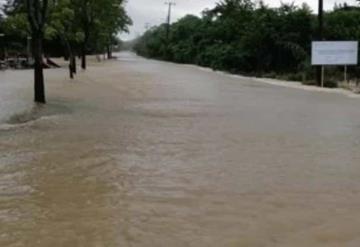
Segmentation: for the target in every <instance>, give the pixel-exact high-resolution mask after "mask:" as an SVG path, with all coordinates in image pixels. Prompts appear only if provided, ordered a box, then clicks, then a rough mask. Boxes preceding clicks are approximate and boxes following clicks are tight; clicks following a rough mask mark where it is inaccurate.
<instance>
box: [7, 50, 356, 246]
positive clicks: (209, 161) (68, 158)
mask: <svg viewBox="0 0 360 247" xmlns="http://www.w3.org/2000/svg"><path fill="white" fill-rule="evenodd" d="M66 76H67V72H66V70H63V69H59V70H49V71H47V72H46V77H47V80H48V83H47V89H48V101H49V103H50V104H49V105H48V106H46V107H45V108H43V109H37V108H35V109H32V110H31V108H32V106H31V105H30V106H29V105H28V103H27V102H30V101H31V97H32V95H31V93H32V90H31V83H30V82H31V73H30V71H22V72H5V74H4V72H0V100H1V101H0V102H1V106H0V119H2V122H3V124H1V125H0V246H1V247H23V246H26V247H48V246H51V247H72V246H75V247H118V246H121V247H123V246H131V247H133V246H134V247H138V246H139V247H140V246H141V247H143V246H146V247H147V246H150V247H152V246H154V247H161V246H164V247H169V246H172V247H175V246H179V247H183V246H191V247H192V246H193V247H208V246H214V247H220V246H234V247H235V246H236V247H239V246H246V247H248V246H250V247H253V246H254V247H257V246H261V247H262V246H284V247H285V246H286V247H288V246H301V247H303V246H354V247H358V246H360V210H359V209H360V152H359V148H360V114H359V111H360V101H359V100H358V99H350V98H347V97H345V96H342V95H336V94H327V93H319V92H308V91H302V90H296V89H288V88H283V87H275V86H270V85H266V84H260V83H257V82H253V81H251V80H250V79H239V78H234V77H231V76H226V75H221V74H217V73H214V72H209V71H206V70H202V69H199V68H195V67H192V66H184V65H175V64H170V63H163V62H156V61H151V60H145V59H141V58H137V57H135V56H134V55H132V54H129V53H123V54H121V57H120V59H119V61H112V62H106V63H102V64H96V63H93V64H92V65H91V66H90V68H89V70H88V71H87V72H86V73H80V74H79V76H78V77H77V79H76V80H75V81H73V82H70V81H69V80H68V79H67V78H66ZM25 110H26V111H27V114H25V116H28V115H31V114H32V113H33V112H35V113H36V119H35V117H34V118H28V117H25V118H24V117H23V116H24V114H17V116H15V117H12V118H11V119H12V121H10V122H11V123H17V122H20V124H17V125H9V124H6V123H5V122H6V120H7V119H8V118H9V116H10V115H11V114H10V113H12V112H14V111H16V112H19V111H20V112H23V111H25ZM30 113H31V114H30ZM9 114H10V115H9ZM39 117H40V118H39ZM24 119H25V120H24ZM34 119H35V120H34ZM23 120H24V121H23ZM26 120H32V121H30V122H27V123H23V122H26Z"/></svg>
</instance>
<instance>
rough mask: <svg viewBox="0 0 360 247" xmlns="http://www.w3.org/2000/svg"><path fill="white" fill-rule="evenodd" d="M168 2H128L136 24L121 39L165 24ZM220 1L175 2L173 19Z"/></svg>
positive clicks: (311, 0) (328, 3) (329, 2)
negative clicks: (152, 26)
mask: <svg viewBox="0 0 360 247" xmlns="http://www.w3.org/2000/svg"><path fill="white" fill-rule="evenodd" d="M165 1H166V0H128V3H127V4H126V9H127V11H128V14H129V15H130V17H131V18H132V20H133V22H134V24H133V26H132V27H131V28H130V33H129V34H121V35H120V37H121V38H122V39H124V40H129V39H133V38H135V37H137V36H139V35H141V34H142V33H143V32H144V31H145V24H146V23H149V24H150V25H158V24H160V23H162V22H165V18H166V15H167V5H165V4H164V3H165ZM218 1H219V0H175V2H176V6H174V8H173V12H172V13H173V18H172V21H175V20H177V19H179V18H181V17H183V16H184V15H186V14H195V15H200V13H201V11H202V10H204V9H206V8H212V7H214V6H215V3H216V2H218ZM264 2H265V3H266V4H268V5H269V6H273V7H276V6H279V5H280V3H281V1H280V0H264ZM282 2H284V3H288V2H295V4H297V5H301V3H303V2H305V3H307V4H308V5H309V6H310V7H311V8H312V9H313V10H314V12H316V11H315V10H316V9H317V3H318V0H305V1H304V0H295V1H292V0H282ZM343 2H347V3H348V4H355V0H346V1H345V0H324V8H325V9H332V8H333V6H334V4H335V3H343Z"/></svg>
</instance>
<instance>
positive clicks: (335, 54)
mask: <svg viewBox="0 0 360 247" xmlns="http://www.w3.org/2000/svg"><path fill="white" fill-rule="evenodd" d="M357 63H358V42H357V41H314V42H312V48H311V64H312V65H356V64H357Z"/></svg>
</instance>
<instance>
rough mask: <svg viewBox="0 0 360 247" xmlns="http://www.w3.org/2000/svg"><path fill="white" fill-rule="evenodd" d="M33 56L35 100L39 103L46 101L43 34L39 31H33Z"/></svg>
mask: <svg viewBox="0 0 360 247" xmlns="http://www.w3.org/2000/svg"><path fill="white" fill-rule="evenodd" d="M32 36H33V37H32V40H33V57H34V62H35V63H34V93H35V94H34V95H35V97H34V100H35V102H37V103H42V104H44V103H46V100H45V85H44V72H43V48H42V42H43V35H42V34H41V33H39V32H37V33H33V35H32Z"/></svg>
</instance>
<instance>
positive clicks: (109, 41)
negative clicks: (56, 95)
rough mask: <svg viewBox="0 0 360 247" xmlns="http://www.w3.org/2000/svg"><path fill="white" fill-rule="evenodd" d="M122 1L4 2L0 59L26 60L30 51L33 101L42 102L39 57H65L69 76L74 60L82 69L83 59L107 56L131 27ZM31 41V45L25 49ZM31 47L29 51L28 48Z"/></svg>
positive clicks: (41, 72) (41, 69)
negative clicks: (90, 56) (121, 32)
mask: <svg viewBox="0 0 360 247" xmlns="http://www.w3.org/2000/svg"><path fill="white" fill-rule="evenodd" d="M124 2H125V0H6V2H5V4H4V5H3V6H2V11H1V12H0V33H1V34H2V36H1V37H0V38H1V40H0V42H2V43H1V48H2V51H0V53H1V54H2V55H1V57H2V59H3V58H5V57H8V56H12V57H19V56H23V57H27V59H28V60H30V56H29V50H31V52H32V60H33V61H34V62H33V67H34V71H35V73H34V81H35V87H34V88H35V101H36V102H39V103H45V89H44V76H43V66H44V57H47V56H51V55H64V56H66V57H67V58H69V61H70V62H69V71H70V76H71V77H73V76H74V74H75V73H76V56H80V57H81V67H82V68H83V69H86V56H87V54H91V53H103V52H107V53H108V57H111V49H112V46H113V45H114V44H115V43H116V42H117V38H116V35H117V34H118V32H120V31H127V26H128V25H130V24H131V20H130V18H129V17H128V16H127V14H126V12H125V9H124ZM30 43H31V45H30ZM30 46H31V49H30Z"/></svg>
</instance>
